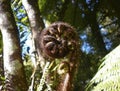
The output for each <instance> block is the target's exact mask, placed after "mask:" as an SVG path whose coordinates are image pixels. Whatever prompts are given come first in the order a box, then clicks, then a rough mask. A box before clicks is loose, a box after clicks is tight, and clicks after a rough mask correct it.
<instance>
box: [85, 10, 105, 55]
mask: <svg viewBox="0 0 120 91" xmlns="http://www.w3.org/2000/svg"><path fill="white" fill-rule="evenodd" d="M87 21H88V23H89V25H90V27H91V31H92V36H93V41H94V42H95V43H96V49H97V51H98V53H99V54H100V55H102V56H104V55H105V54H106V53H107V50H106V47H105V43H104V40H103V37H102V35H101V32H100V29H99V25H98V23H97V20H96V12H94V11H90V12H89V13H88V15H87Z"/></svg>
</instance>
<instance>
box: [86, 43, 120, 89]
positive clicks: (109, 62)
mask: <svg viewBox="0 0 120 91" xmlns="http://www.w3.org/2000/svg"><path fill="white" fill-rule="evenodd" d="M101 61H103V63H102V64H101V65H100V67H99V69H98V72H97V73H96V75H95V76H94V77H93V79H92V80H91V81H90V82H89V84H88V85H87V87H86V91H120V45H119V46H118V47H116V48H115V49H114V50H113V51H111V52H110V53H109V54H108V55H106V56H105V57H104V58H103V59H102V60H101Z"/></svg>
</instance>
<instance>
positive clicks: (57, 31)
mask: <svg viewBox="0 0 120 91" xmlns="http://www.w3.org/2000/svg"><path fill="white" fill-rule="evenodd" d="M76 35H77V34H76V32H75V29H74V28H73V27H71V26H70V25H69V24H67V23H63V22H56V23H53V24H51V25H50V26H49V27H48V28H45V29H44V30H43V31H41V34H40V40H39V43H40V48H41V52H42V54H43V55H44V57H45V58H53V59H54V58H63V57H65V56H67V55H68V54H69V52H70V51H71V50H74V48H75V46H76V44H77V43H76V40H78V37H77V36H76Z"/></svg>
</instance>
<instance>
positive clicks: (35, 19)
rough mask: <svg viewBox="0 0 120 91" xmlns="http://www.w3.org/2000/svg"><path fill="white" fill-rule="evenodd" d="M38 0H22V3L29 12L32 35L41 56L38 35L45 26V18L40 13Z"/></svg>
mask: <svg viewBox="0 0 120 91" xmlns="http://www.w3.org/2000/svg"><path fill="white" fill-rule="evenodd" d="M37 1H38V0H22V4H23V6H24V8H25V10H26V12H27V14H28V18H29V21H30V26H31V31H32V37H33V39H34V44H35V48H36V51H37V53H38V55H39V58H40V57H41V53H40V50H39V49H40V48H39V45H38V43H39V38H38V37H39V34H40V31H42V29H43V28H44V27H45V25H44V22H43V19H42V17H41V13H40V10H39V7H38V3H37ZM41 58H42V57H41ZM42 60H43V59H42Z"/></svg>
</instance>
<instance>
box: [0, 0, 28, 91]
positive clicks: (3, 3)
mask: <svg viewBox="0 0 120 91" xmlns="http://www.w3.org/2000/svg"><path fill="white" fill-rule="evenodd" d="M0 29H1V32H2V37H3V55H4V57H3V60H4V71H5V79H6V80H5V91H27V81H26V79H25V74H24V69H23V64H22V57H21V49H20V41H19V35H18V31H17V26H16V24H15V19H14V17H13V14H12V10H11V6H10V0H0Z"/></svg>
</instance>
